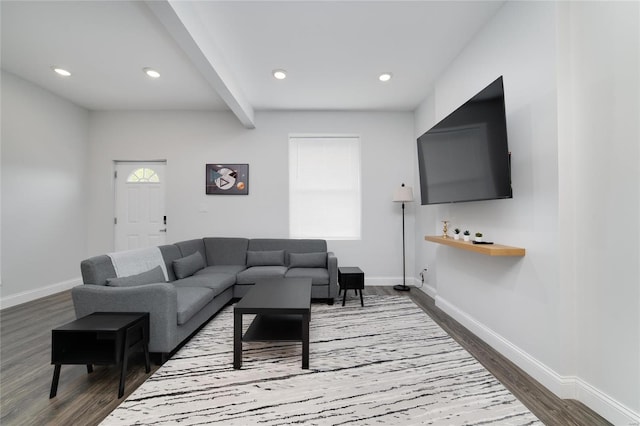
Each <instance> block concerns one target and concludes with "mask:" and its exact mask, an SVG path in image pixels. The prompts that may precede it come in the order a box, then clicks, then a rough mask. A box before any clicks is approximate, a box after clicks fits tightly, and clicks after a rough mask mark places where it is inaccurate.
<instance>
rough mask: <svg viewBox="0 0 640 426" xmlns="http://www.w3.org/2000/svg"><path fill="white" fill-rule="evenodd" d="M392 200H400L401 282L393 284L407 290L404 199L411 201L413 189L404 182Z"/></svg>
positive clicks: (396, 287)
mask: <svg viewBox="0 0 640 426" xmlns="http://www.w3.org/2000/svg"><path fill="white" fill-rule="evenodd" d="M393 198H394V199H393V201H396V202H399V201H400V202H402V284H398V285H394V286H393V288H394V290H397V291H409V289H410V288H411V287H409V286H407V284H406V280H407V272H406V270H407V268H406V260H405V245H406V244H405V235H404V234H405V232H404V203H405V201H413V190H412V189H411V188H410V187H405V186H404V183H403V184H402V186H401V187H400V189H399V190H398V191H396V194H395V196H394V197H393Z"/></svg>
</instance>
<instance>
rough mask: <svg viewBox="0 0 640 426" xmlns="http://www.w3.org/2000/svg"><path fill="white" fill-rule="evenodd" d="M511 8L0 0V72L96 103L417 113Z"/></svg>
mask: <svg viewBox="0 0 640 426" xmlns="http://www.w3.org/2000/svg"><path fill="white" fill-rule="evenodd" d="M503 3H504V1H502V0H501V1H194V2H190V1H179V2H175V1H167V0H162V1H150V2H142V1H44V2H29V1H4V0H3V1H2V2H1V3H0V14H1V18H2V22H1V25H2V26H1V41H2V46H1V47H2V50H1V53H2V68H3V69H5V70H7V71H9V72H11V73H14V74H17V75H19V76H21V77H22V78H24V79H26V80H29V81H31V82H33V83H35V84H37V85H39V86H42V87H44V88H46V89H48V90H50V91H52V92H54V93H56V94H58V95H60V96H62V97H64V98H67V99H69V100H71V101H73V102H74V103H76V104H78V105H81V106H83V107H86V108H88V109H91V110H113V109H206V110H226V109H231V110H233V111H234V112H236V109H244V111H245V112H246V113H247V116H248V117H249V119H248V120H250V119H251V116H252V114H253V110H278V109H296V110H300V109H311V110H387V111H388V110H392V111H410V110H413V109H415V108H416V106H417V105H418V104H419V103H420V102H421V101H422V100H423V99H424V98H425V96H426V95H427V94H428V93H429V91H430V90H431V88H432V85H433V82H434V80H435V79H436V78H437V77H438V76H439V75H440V73H441V72H442V71H443V70H444V69H445V67H446V66H447V65H448V64H449V63H450V62H451V61H452V60H453V59H454V58H455V57H456V56H457V55H458V54H459V52H460V51H461V50H462V49H463V48H464V47H465V45H466V44H467V43H468V42H469V40H470V39H472V38H473V36H474V35H475V34H476V33H477V31H478V30H479V29H480V28H481V27H482V26H483V25H484V24H485V23H486V22H487V21H488V20H489V19H491V17H492V16H493V15H494V14H495V13H496V12H497V10H498V9H499V8H500V7H501V6H502V4H503ZM163 8H164V9H163ZM158 10H161V12H158ZM162 10H164V12H162ZM163 13H164V17H163ZM167 16H168V17H167ZM172 22H173V23H174V24H172ZM176 22H177V25H175V23H176ZM176 28H177V29H176ZM52 65H58V66H61V67H64V68H67V69H68V70H69V71H71V72H72V73H73V75H72V77H69V78H63V77H59V76H58V75H56V74H55V73H53V72H52V71H51V66H52ZM146 66H148V67H152V68H155V69H157V70H158V71H160V73H161V74H162V76H161V78H160V79H157V80H151V79H149V78H148V77H146V76H145V75H144V74H143V72H142V68H143V67H146ZM276 68H284V69H286V70H287V71H288V78H287V79H286V80H284V81H278V80H275V79H274V78H273V77H272V75H271V71H272V70H273V69H276ZM382 72H391V73H393V78H392V80H391V81H389V82H388V83H381V82H379V81H378V79H377V76H378V75H379V74H380V73H382ZM234 102H237V105H240V107H237V106H236V108H234V107H233V105H232V104H233V103H234ZM243 102H244V104H243ZM243 105H244V106H243ZM236 115H238V113H237V112H236ZM241 121H242V120H241Z"/></svg>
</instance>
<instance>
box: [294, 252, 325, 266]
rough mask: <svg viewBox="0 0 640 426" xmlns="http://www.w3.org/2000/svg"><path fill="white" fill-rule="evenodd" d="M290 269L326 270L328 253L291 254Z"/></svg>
mask: <svg viewBox="0 0 640 426" xmlns="http://www.w3.org/2000/svg"><path fill="white" fill-rule="evenodd" d="M289 267H290V268H326V267H327V253H326V252H324V253H289Z"/></svg>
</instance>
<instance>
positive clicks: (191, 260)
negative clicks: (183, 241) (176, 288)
mask: <svg viewBox="0 0 640 426" xmlns="http://www.w3.org/2000/svg"><path fill="white" fill-rule="evenodd" d="M172 264H173V272H175V274H176V278H178V279H181V278H187V277H190V276H191V275H193V274H195V273H196V272H198V271H199V270H200V269H204V258H203V257H202V255H201V254H200V252H199V251H197V252H195V253H193V254H190V255H189V256H185V257H183V258H181V259H176V260H174V261H173V263H172Z"/></svg>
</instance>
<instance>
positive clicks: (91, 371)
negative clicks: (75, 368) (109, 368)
mask: <svg viewBox="0 0 640 426" xmlns="http://www.w3.org/2000/svg"><path fill="white" fill-rule="evenodd" d="M87 373H88V374H91V373H93V364H87Z"/></svg>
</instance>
